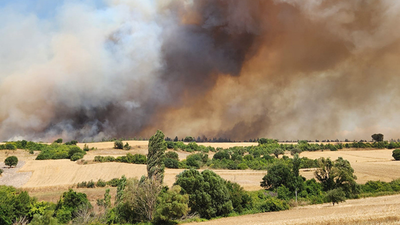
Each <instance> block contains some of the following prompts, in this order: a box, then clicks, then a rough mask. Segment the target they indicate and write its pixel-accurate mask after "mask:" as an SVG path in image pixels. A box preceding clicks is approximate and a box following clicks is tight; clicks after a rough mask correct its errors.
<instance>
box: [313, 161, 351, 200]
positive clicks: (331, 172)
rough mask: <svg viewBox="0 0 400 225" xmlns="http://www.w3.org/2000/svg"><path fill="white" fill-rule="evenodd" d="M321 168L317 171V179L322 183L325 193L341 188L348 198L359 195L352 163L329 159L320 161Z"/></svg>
mask: <svg viewBox="0 0 400 225" xmlns="http://www.w3.org/2000/svg"><path fill="white" fill-rule="evenodd" d="M319 164H320V166H319V168H318V169H317V170H316V171H315V177H316V178H317V179H318V180H319V181H320V182H321V184H322V187H323V189H324V190H325V191H329V190H332V189H337V188H341V189H342V190H343V191H344V193H345V194H346V196H347V197H351V196H352V195H354V194H357V193H358V189H357V188H358V186H357V185H356V182H355V180H356V179H357V177H356V176H355V175H354V169H353V168H352V167H351V165H350V162H349V161H347V160H344V159H343V158H342V157H339V158H338V159H337V160H335V161H331V160H330V159H329V158H327V159H325V158H320V159H319Z"/></svg>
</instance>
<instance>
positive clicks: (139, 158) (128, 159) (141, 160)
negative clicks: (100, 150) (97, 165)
mask: <svg viewBox="0 0 400 225" xmlns="http://www.w3.org/2000/svg"><path fill="white" fill-rule="evenodd" d="M94 161H95V162H123V163H134V164H146V163H147V158H146V156H145V155H142V154H134V155H132V154H131V153H128V154H126V156H119V157H117V158H114V157H113V156H95V157H94Z"/></svg>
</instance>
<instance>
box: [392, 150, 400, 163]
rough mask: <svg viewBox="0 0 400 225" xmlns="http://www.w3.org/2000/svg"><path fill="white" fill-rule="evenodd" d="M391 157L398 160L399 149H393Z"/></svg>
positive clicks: (399, 156) (399, 158)
mask: <svg viewBox="0 0 400 225" xmlns="http://www.w3.org/2000/svg"><path fill="white" fill-rule="evenodd" d="M392 157H393V158H394V159H395V160H400V149H395V150H393V152H392Z"/></svg>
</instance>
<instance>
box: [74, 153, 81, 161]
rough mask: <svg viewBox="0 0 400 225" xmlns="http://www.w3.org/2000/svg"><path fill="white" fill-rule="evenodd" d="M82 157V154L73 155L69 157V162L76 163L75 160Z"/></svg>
mask: <svg viewBox="0 0 400 225" xmlns="http://www.w3.org/2000/svg"><path fill="white" fill-rule="evenodd" d="M83 156H84V154H83V153H74V154H73V155H72V156H71V161H76V160H79V159H82V158H83Z"/></svg>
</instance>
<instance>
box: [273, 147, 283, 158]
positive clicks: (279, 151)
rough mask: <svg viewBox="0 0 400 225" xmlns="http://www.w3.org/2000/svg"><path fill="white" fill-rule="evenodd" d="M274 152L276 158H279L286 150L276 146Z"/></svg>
mask: <svg viewBox="0 0 400 225" xmlns="http://www.w3.org/2000/svg"><path fill="white" fill-rule="evenodd" d="M273 154H274V155H275V157H276V158H279V155H283V154H285V151H283V149H281V148H276V149H275V150H274V152H273Z"/></svg>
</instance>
